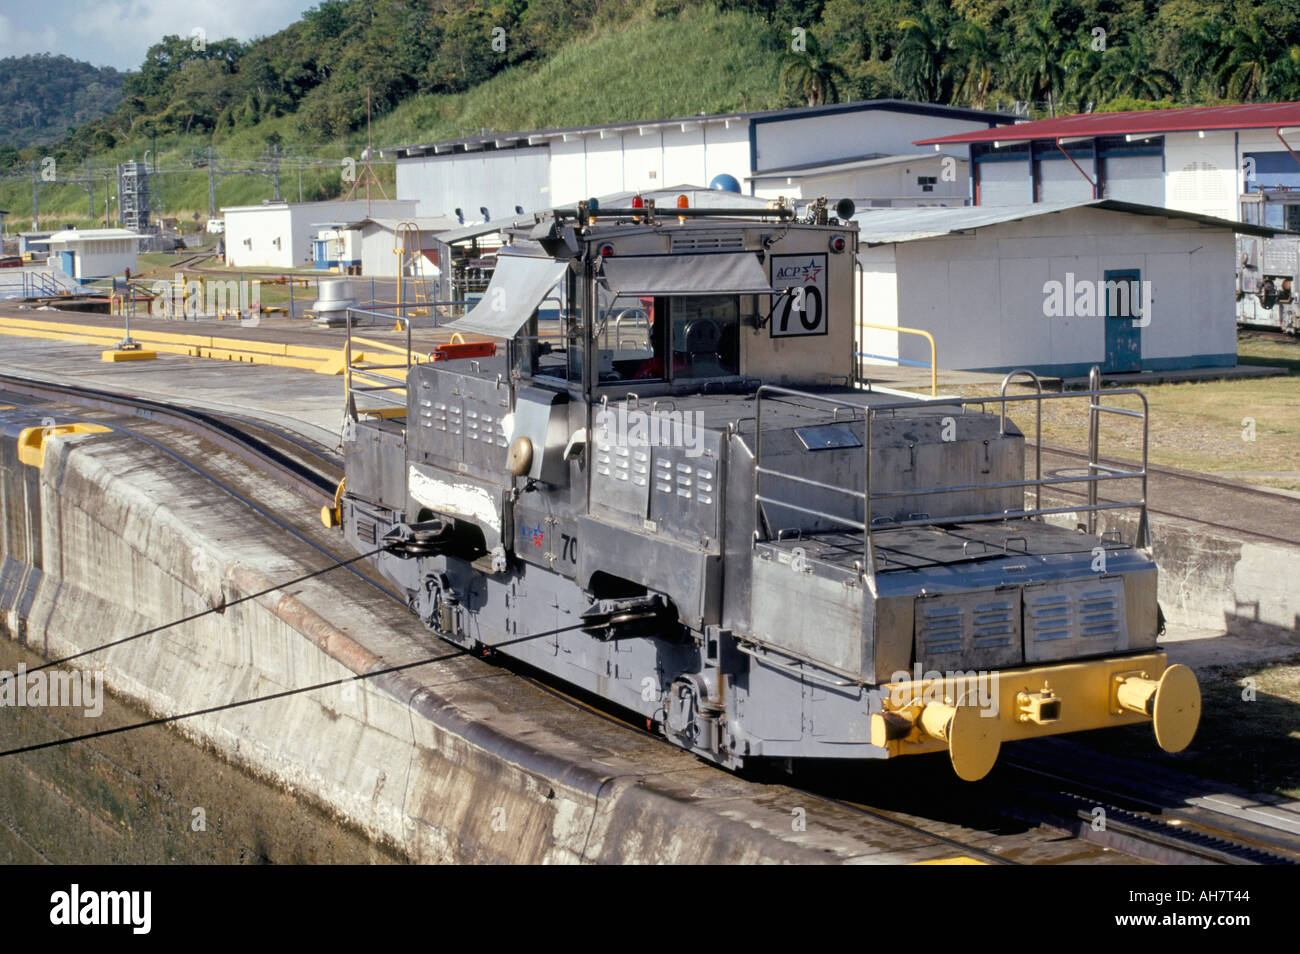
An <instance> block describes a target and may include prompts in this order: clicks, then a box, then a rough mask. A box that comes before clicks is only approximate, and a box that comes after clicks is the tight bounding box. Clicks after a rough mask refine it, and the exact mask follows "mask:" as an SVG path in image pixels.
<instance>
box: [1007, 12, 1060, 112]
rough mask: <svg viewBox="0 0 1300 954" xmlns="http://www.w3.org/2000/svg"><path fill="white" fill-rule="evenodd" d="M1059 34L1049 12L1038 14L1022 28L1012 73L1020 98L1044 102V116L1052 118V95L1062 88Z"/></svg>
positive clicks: (1054, 98)
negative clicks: (1022, 31) (1017, 56)
mask: <svg viewBox="0 0 1300 954" xmlns="http://www.w3.org/2000/svg"><path fill="white" fill-rule="evenodd" d="M1061 44H1062V36H1061V31H1060V30H1058V29H1057V28H1056V24H1054V23H1053V22H1052V14H1051V11H1050V10H1042V11H1040V12H1039V15H1038V17H1037V19H1034V20H1030V21H1029V22H1028V23H1027V24H1026V25H1025V37H1024V39H1023V40H1022V41H1021V42H1020V43H1019V44H1018V45H1019V49H1020V59H1019V60H1018V62H1017V63H1016V65H1015V69H1014V71H1013V73H1014V78H1015V80H1016V81H1017V83H1018V85H1019V86H1020V91H1021V95H1023V96H1024V97H1025V98H1027V99H1030V100H1036V99H1038V97H1039V96H1045V97H1046V99H1047V112H1048V114H1049V115H1050V116H1052V117H1053V118H1055V116H1056V93H1057V92H1058V91H1060V90H1061V89H1062V88H1063V87H1064V86H1065V67H1064V65H1063V64H1062V59H1063V57H1062V52H1061Z"/></svg>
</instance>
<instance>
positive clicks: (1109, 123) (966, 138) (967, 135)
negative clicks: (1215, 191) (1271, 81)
mask: <svg viewBox="0 0 1300 954" xmlns="http://www.w3.org/2000/svg"><path fill="white" fill-rule="evenodd" d="M1278 126H1300V103H1250V104H1246V105H1238V106H1197V107H1193V108H1190V109H1140V110H1134V111H1132V112H1124V113H1079V114H1077V115H1074V116H1061V117H1058V118H1056V119H1039V120H1035V121H1033V122H1027V123H1018V124H1016V125H1015V126H1011V127H1007V126H1000V127H997V128H996V129H976V130H974V131H972V132H964V133H956V134H955V135H952V136H937V137H935V138H933V139H917V140H915V143H916V145H918V146H928V145H931V144H938V145H945V144H958V143H971V142H993V141H995V140H996V141H997V142H1026V141H1028V140H1031V139H1056V138H1058V137H1071V136H1132V135H1138V134H1142V133H1150V134H1152V135H1159V134H1160V133H1167V132H1196V131H1199V130H1202V129H1272V128H1275V127H1278Z"/></svg>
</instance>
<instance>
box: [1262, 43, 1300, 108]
mask: <svg viewBox="0 0 1300 954" xmlns="http://www.w3.org/2000/svg"><path fill="white" fill-rule="evenodd" d="M1269 85H1270V86H1271V87H1272V89H1273V95H1274V96H1275V97H1276V98H1277V99H1278V100H1287V101H1294V100H1297V99H1300V46H1292V47H1291V48H1290V49H1288V50H1287V51H1286V52H1285V53H1283V54H1282V55H1281V56H1279V57H1278V58H1277V61H1276V62H1275V63H1274V64H1273V67H1272V70H1271V72H1270V79H1269Z"/></svg>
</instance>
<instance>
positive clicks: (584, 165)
mask: <svg viewBox="0 0 1300 954" xmlns="http://www.w3.org/2000/svg"><path fill="white" fill-rule="evenodd" d="M684 125H685V126H686V129H685V130H683V129H682V128H681V125H677V126H671V127H653V128H652V127H648V126H647V127H643V128H644V133H642V132H641V130H639V129H631V130H627V131H608V132H607V134H606V138H604V139H601V138H600V134H599V133H592V134H588V135H586V136H578V135H573V136H571V137H570V138H569V140H568V141H567V142H565V141H564V139H563V138H555V139H552V140H551V144H550V145H551V168H550V204H551V205H568V204H572V203H574V202H577V201H579V200H581V199H586V198H589V197H591V196H600V195H609V194H611V193H616V192H638V191H647V192H648V191H650V190H653V189H664V188H670V187H672V186H676V185H700V186H707V185H708V184H709V182H710V181H711V180H712V179H713V177H714V176H716V175H719V174H722V173H727V174H728V175H732V176H735V177H736V179H737V180H740V181H743V179H744V177H745V176H746V175H748V174H749V172H750V168H749V132H748V124H747V123H746V122H744V121H740V120H733V121H731V122H730V123H729V124H728V123H727V122H710V123H706V124H701V123H693V122H686V123H685V124H684Z"/></svg>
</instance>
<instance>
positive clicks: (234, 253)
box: [221, 205, 294, 268]
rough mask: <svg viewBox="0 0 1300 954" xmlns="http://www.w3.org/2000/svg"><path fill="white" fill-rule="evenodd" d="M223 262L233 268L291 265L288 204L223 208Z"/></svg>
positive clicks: (282, 266) (290, 217)
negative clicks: (224, 259)
mask: <svg viewBox="0 0 1300 954" xmlns="http://www.w3.org/2000/svg"><path fill="white" fill-rule="evenodd" d="M221 212H222V215H223V216H224V218H225V222H226V232H225V241H226V264H227V265H230V266H232V267H234V268H291V267H293V264H294V262H293V243H292V235H293V230H292V228H291V220H292V216H291V215H290V212H289V207H288V206H287V205H267V206H249V207H246V208H229V209H222V210H221Z"/></svg>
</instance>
